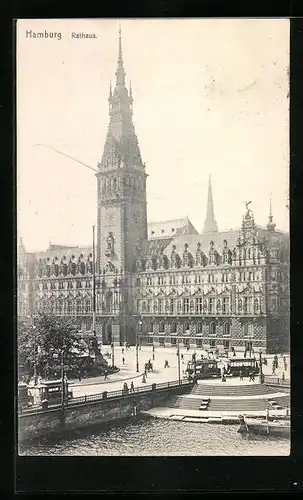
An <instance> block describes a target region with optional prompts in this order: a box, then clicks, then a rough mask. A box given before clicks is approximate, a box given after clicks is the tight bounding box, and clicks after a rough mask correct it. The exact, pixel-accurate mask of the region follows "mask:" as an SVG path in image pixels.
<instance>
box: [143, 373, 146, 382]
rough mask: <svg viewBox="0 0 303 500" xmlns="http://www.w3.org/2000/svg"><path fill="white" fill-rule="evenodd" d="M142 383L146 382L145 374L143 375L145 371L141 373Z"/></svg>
mask: <svg viewBox="0 0 303 500" xmlns="http://www.w3.org/2000/svg"><path fill="white" fill-rule="evenodd" d="M142 383H143V384H146V375H145V373H143V377H142Z"/></svg>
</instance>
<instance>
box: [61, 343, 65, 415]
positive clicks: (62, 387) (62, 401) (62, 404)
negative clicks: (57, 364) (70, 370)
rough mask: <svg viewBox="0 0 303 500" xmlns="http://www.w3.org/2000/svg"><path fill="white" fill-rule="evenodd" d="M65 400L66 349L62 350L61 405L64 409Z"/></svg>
mask: <svg viewBox="0 0 303 500" xmlns="http://www.w3.org/2000/svg"><path fill="white" fill-rule="evenodd" d="M64 402H65V381H64V350H63V349H62V351H61V407H62V410H63V409H64Z"/></svg>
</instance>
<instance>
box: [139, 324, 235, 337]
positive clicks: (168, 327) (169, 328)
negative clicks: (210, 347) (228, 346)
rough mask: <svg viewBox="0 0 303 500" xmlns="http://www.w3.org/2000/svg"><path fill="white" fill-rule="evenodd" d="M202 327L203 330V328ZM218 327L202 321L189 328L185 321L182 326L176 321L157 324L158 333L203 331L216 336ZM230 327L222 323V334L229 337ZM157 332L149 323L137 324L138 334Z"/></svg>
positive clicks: (153, 325) (155, 326)
mask: <svg viewBox="0 0 303 500" xmlns="http://www.w3.org/2000/svg"><path fill="white" fill-rule="evenodd" d="M203 326H204V328H203ZM217 329H218V325H217V324H216V323H215V322H214V321H213V322H211V323H210V324H207V323H202V321H198V323H196V324H195V325H192V328H190V324H189V322H188V321H186V322H185V323H184V324H183V325H179V329H178V324H177V323H176V321H173V322H172V323H165V322H164V321H161V322H160V323H159V330H158V331H159V332H160V333H202V331H203V330H204V332H205V333H209V334H210V335H216V334H217ZM144 330H145V331H144ZM230 330H231V325H230V323H224V325H223V334H224V335H230ZM156 331H157V325H156V324H155V323H153V322H152V321H150V322H149V323H148V324H147V325H146V326H145V325H143V324H142V323H138V332H139V333H153V332H156Z"/></svg>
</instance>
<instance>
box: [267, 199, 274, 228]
mask: <svg viewBox="0 0 303 500" xmlns="http://www.w3.org/2000/svg"><path fill="white" fill-rule="evenodd" d="M273 219H274V217H273V214H272V206H271V198H269V216H268V224H267V226H266V227H267V229H268V231H274V230H275V227H276V224H275V223H274V221H273Z"/></svg>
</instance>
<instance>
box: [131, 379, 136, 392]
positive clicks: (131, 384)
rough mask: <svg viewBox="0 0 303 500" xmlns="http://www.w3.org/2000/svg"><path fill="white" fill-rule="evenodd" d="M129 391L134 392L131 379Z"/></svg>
mask: <svg viewBox="0 0 303 500" xmlns="http://www.w3.org/2000/svg"><path fill="white" fill-rule="evenodd" d="M130 392H135V386H134V382H133V381H131V383H130Z"/></svg>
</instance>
